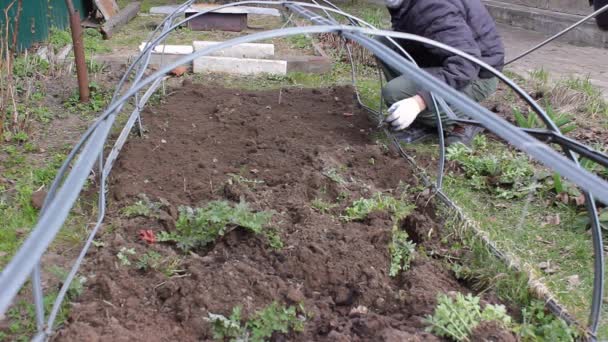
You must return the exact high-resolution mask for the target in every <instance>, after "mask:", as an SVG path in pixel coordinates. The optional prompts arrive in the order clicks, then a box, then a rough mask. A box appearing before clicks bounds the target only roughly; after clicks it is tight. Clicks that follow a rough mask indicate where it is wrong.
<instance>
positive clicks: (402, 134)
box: [393, 126, 433, 144]
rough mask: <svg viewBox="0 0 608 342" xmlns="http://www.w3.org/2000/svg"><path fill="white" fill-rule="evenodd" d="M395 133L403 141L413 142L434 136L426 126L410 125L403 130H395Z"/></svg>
mask: <svg viewBox="0 0 608 342" xmlns="http://www.w3.org/2000/svg"><path fill="white" fill-rule="evenodd" d="M393 135H394V136H395V138H397V140H399V141H400V142H402V143H406V144H412V143H415V142H418V141H422V140H425V139H427V138H430V137H432V136H433V132H432V131H431V130H429V129H428V128H426V127H411V126H410V127H408V128H406V129H404V130H402V131H398V132H394V133H393Z"/></svg>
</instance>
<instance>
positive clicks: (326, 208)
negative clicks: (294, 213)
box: [310, 198, 338, 214]
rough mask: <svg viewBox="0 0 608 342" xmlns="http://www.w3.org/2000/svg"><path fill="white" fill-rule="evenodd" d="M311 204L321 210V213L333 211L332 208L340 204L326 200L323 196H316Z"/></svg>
mask: <svg viewBox="0 0 608 342" xmlns="http://www.w3.org/2000/svg"><path fill="white" fill-rule="evenodd" d="M310 205H311V206H312V207H313V209H315V210H316V211H318V212H320V213H321V214H327V213H329V212H331V210H332V209H334V208H336V207H337V206H338V205H337V204H335V203H330V202H326V201H324V200H323V199H321V198H315V199H314V200H312V202H311V203H310Z"/></svg>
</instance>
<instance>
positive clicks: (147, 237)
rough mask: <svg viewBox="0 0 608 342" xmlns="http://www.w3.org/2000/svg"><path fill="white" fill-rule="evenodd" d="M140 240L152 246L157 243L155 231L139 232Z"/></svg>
mask: <svg viewBox="0 0 608 342" xmlns="http://www.w3.org/2000/svg"><path fill="white" fill-rule="evenodd" d="M139 238H140V239H142V240H143V241H145V242H147V243H148V244H150V245H152V244H154V243H156V234H154V232H153V231H151V230H149V229H148V230H144V229H142V230H140V231H139Z"/></svg>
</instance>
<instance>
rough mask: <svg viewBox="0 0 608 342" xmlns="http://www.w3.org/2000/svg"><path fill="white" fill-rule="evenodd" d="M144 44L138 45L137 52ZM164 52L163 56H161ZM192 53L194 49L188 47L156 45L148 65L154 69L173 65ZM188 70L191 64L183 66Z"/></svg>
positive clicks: (141, 49)
mask: <svg viewBox="0 0 608 342" xmlns="http://www.w3.org/2000/svg"><path fill="white" fill-rule="evenodd" d="M145 47H146V43H141V44H140V45H139V51H143V49H144V48H145ZM163 51H164V54H163ZM192 52H194V48H193V47H192V46H189V45H158V46H156V47H155V48H154V51H153V52H152V56H150V64H151V65H153V66H156V67H160V66H164V65H167V64H171V63H174V62H175V61H177V60H178V59H180V58H182V57H184V56H185V55H189V54H191V53H192ZM183 66H185V67H187V68H188V69H191V68H192V63H187V64H184V65H183Z"/></svg>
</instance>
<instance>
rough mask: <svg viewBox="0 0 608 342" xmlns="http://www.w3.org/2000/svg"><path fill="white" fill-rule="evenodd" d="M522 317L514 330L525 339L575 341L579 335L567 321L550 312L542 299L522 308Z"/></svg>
mask: <svg viewBox="0 0 608 342" xmlns="http://www.w3.org/2000/svg"><path fill="white" fill-rule="evenodd" d="M522 318H523V319H522V321H523V322H522V323H521V325H518V326H516V327H515V328H514V330H515V332H517V334H518V335H519V337H520V338H521V339H522V340H523V341H575V340H576V338H577V337H578V336H579V333H578V331H576V330H575V329H572V328H571V327H570V326H568V324H567V323H566V322H564V321H563V320H561V319H559V318H557V317H555V316H554V315H552V314H548V313H547V312H546V310H545V304H544V303H543V302H541V301H534V302H533V303H532V304H531V305H530V306H529V307H527V308H524V309H522Z"/></svg>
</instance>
